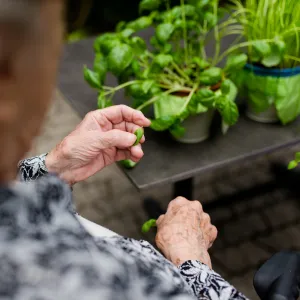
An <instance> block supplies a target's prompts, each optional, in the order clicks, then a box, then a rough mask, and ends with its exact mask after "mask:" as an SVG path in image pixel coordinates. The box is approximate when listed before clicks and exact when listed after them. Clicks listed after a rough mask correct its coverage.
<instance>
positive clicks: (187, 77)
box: [172, 61, 191, 82]
mask: <svg viewBox="0 0 300 300" xmlns="http://www.w3.org/2000/svg"><path fill="white" fill-rule="evenodd" d="M172 66H173V67H174V69H175V70H176V71H177V72H178V74H180V75H181V76H182V77H183V78H185V80H187V81H188V82H191V80H190V77H189V76H188V75H187V74H185V73H184V72H183V71H182V70H181V69H180V68H179V66H178V65H177V64H176V63H175V62H174V61H173V62H172Z"/></svg>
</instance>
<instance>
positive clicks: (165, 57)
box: [153, 54, 173, 68]
mask: <svg viewBox="0 0 300 300" xmlns="http://www.w3.org/2000/svg"><path fill="white" fill-rule="evenodd" d="M172 62H173V57H172V55H170V54H159V55H157V56H155V58H154V60H153V63H154V64H156V65H158V66H159V67H161V68H165V67H167V66H168V65H170V64H171V63H172Z"/></svg>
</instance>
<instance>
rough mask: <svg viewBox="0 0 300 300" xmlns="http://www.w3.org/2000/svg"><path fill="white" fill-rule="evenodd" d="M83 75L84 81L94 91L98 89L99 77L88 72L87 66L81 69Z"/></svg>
mask: <svg viewBox="0 0 300 300" xmlns="http://www.w3.org/2000/svg"><path fill="white" fill-rule="evenodd" d="M83 75H84V79H85V81H86V82H87V83H88V84H89V85H90V86H91V87H92V88H94V89H100V88H101V84H100V76H99V74H98V73H96V72H94V71H92V70H90V69H89V68H88V67H87V66H84V68H83Z"/></svg>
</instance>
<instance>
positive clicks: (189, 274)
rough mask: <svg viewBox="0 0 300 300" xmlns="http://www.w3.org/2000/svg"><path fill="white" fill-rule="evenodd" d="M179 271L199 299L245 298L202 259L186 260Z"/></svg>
mask: <svg viewBox="0 0 300 300" xmlns="http://www.w3.org/2000/svg"><path fill="white" fill-rule="evenodd" d="M179 271H180V273H181V275H182V276H183V277H184V279H185V280H186V282H187V283H188V285H189V286H190V287H191V288H192V290H193V292H194V294H195V295H196V296H197V298H198V299H209V300H210V299H222V300H229V299H232V300H235V299H237V300H245V299H247V298H246V297H245V296H244V295H243V294H241V293H240V292H238V291H237V290H236V288H235V287H233V286H232V285H230V284H229V283H228V282H227V281H226V280H224V279H223V278H222V277H221V276H220V275H219V274H217V273H216V272H214V271H213V270H211V269H210V268H209V267H208V266H206V265H205V264H202V263H201V262H200V261H195V260H194V261H192V260H190V261H186V262H185V263H183V264H182V265H180V266H179Z"/></svg>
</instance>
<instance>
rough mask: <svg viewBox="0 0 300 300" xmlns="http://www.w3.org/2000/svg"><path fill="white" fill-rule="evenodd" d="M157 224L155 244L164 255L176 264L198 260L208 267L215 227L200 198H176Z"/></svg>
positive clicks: (215, 235) (215, 233) (214, 237)
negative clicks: (190, 199)
mask: <svg viewBox="0 0 300 300" xmlns="http://www.w3.org/2000/svg"><path fill="white" fill-rule="evenodd" d="M156 224H157V235H156V245H157V247H158V248H159V249H160V250H161V251H162V252H163V254H164V255H165V257H166V258H167V259H169V260H170V261H171V262H172V263H174V264H175V265H177V266H179V265H181V264H182V263H184V262H185V261H187V260H199V261H201V262H202V263H204V264H206V265H208V266H209V267H210V268H211V261H210V256H209V254H208V249H209V248H210V247H211V246H212V244H213V242H214V241H215V239H216V237H217V229H216V227H215V226H213V225H211V222H210V217H209V215H208V214H206V213H204V212H203V210H202V205H201V204H200V202H199V201H188V200H187V199H185V198H182V197H178V198H176V199H175V200H173V201H171V202H170V204H169V206H168V209H167V212H166V214H165V215H162V216H160V217H159V219H158V220H157V222H156Z"/></svg>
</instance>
